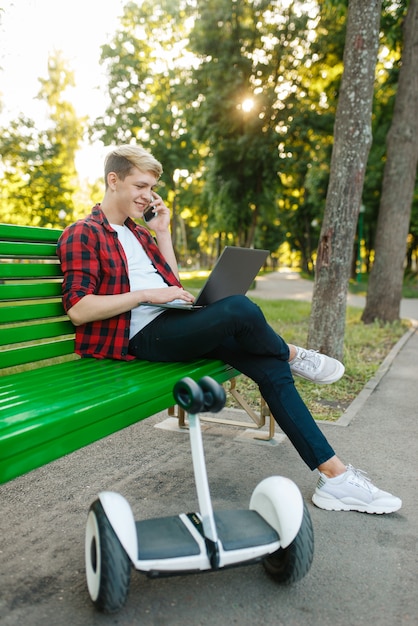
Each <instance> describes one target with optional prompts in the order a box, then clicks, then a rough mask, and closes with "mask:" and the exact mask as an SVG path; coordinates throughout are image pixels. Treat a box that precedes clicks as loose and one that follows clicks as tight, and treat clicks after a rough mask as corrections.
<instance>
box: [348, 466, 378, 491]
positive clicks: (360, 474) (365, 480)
mask: <svg viewBox="0 0 418 626" xmlns="http://www.w3.org/2000/svg"><path fill="white" fill-rule="evenodd" d="M347 470H350V471H351V472H353V474H354V477H355V478H356V479H357V481H358V483H359V485H360V486H361V487H364V488H365V489H368V490H369V491H370V492H372V491H373V489H372V487H373V483H372V481H371V480H370V478H369V477H368V476H367V473H366V472H365V471H364V470H361V469H358V468H356V467H353V466H352V465H347Z"/></svg>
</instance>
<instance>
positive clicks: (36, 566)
mask: <svg viewBox="0 0 418 626" xmlns="http://www.w3.org/2000/svg"><path fill="white" fill-rule="evenodd" d="M274 280H275V281H277V282H275V283H274V285H275V286H274V288H273V290H272V291H273V292H275V291H276V285H277V292H280V294H281V297H284V295H283V294H284V293H285V292H286V293H287V294H289V288H290V287H292V288H293V287H295V289H296V285H298V289H296V291H295V293H294V294H293V296H294V297H307V295H306V294H307V290H308V286H307V285H306V284H305V282H299V281H298V280H297V279H295V278H290V277H288V276H287V277H283V276H275V278H274ZM299 280H300V279H299ZM285 285H286V289H285V288H284V286H285ZM302 286H303V289H302ZM262 289H264V286H263V287H262V286H261V285H260V288H259V293H261V290H262ZM304 294H305V295H304ZM274 297H277V296H274ZM287 297H289V296H287ZM417 383H418V331H411V333H409V334H407V335H406V336H405V337H404V338H403V340H402V341H401V342H400V343H399V344H398V345H397V347H396V349H394V350H393V351H392V353H391V355H389V356H388V359H387V360H386V361H385V363H384V365H383V366H382V368H381V370H380V373H379V375H378V376H377V377H376V380H375V381H374V382H373V381H372V384H371V385H370V388H369V389H365V390H364V392H362V394H360V396H359V398H358V399H357V401H355V403H353V405H352V407H353V408H352V409H351V410H352V415H351V416H350V419H349V420H348V421H347V423H348V426H343V425H342V424H343V423H344V421H343V422H340V423H339V424H338V425H331V424H322V425H321V428H322V429H323V431H324V432H325V434H326V435H327V437H328V438H329V440H330V442H331V443H332V445H333V446H334V447H335V449H336V450H337V452H338V454H339V455H340V456H341V457H342V458H343V459H344V461H345V462H347V463H348V462H350V463H352V464H353V465H356V466H358V467H361V468H362V469H365V470H367V471H368V472H369V474H370V475H371V477H372V478H373V480H374V481H375V482H376V484H378V485H379V486H381V487H383V488H385V489H387V490H389V491H392V492H393V493H396V494H397V495H399V496H400V497H401V498H402V500H403V507H402V509H401V510H400V511H399V512H398V513H395V514H392V515H385V516H373V515H364V514H359V513H336V512H326V511H321V510H319V509H317V508H316V507H314V506H313V505H312V503H311V501H310V498H311V495H312V491H313V489H314V485H315V480H316V476H315V473H311V472H310V471H309V470H308V469H307V468H306V467H305V466H304V464H303V463H302V462H301V461H300V459H299V457H298V455H297V454H296V452H295V450H294V449H293V447H292V446H291V445H290V443H289V442H288V440H287V439H284V440H283V441H282V442H281V443H279V444H276V445H273V444H256V443H255V442H254V441H251V440H245V439H243V438H242V437H239V436H237V430H236V428H233V427H230V426H219V425H218V426H217V425H211V426H210V427H208V428H207V429H206V430H205V436H204V443H205V451H206V459H207V465H208V473H209V479H210V483H211V490H212V496H213V500H214V504H215V507H217V508H235V507H236V508H240V507H247V506H248V502H249V498H250V495H251V492H252V490H253V488H254V487H255V486H256V485H257V484H258V482H260V480H262V479H263V478H265V477H266V476H269V475H274V474H283V475H285V476H289V477H290V478H292V479H293V480H294V481H295V482H296V484H297V485H298V486H299V488H300V490H301V492H302V495H303V497H304V499H305V501H306V503H307V506H308V508H309V511H310V514H311V517H312V521H313V525H314V532H315V556H314V561H313V565H312V568H311V571H310V572H309V573H308V575H307V576H306V577H305V578H304V579H303V580H302V581H300V582H299V583H297V584H296V585H293V586H290V587H280V586H278V585H276V584H275V583H274V582H272V581H271V580H270V579H269V578H268V577H267V576H266V574H265V573H264V571H263V568H262V566H261V565H253V566H249V567H244V568H238V569H231V570H227V571H221V572H216V573H210V574H202V575H199V576H188V577H175V578H167V579H160V580H148V579H147V578H145V577H144V576H142V575H140V574H138V573H133V576H132V581H131V586H130V596H129V599H128V602H127V605H126V607H125V608H124V609H123V610H122V611H120V612H119V613H118V614H116V615H114V616H104V615H101V614H98V613H97V612H96V611H95V609H94V608H93V607H92V605H91V603H90V601H89V598H88V595H87V592H86V586H85V579H84V557H83V541H84V528H85V521H86V514H87V510H88V507H89V505H90V504H91V502H92V501H93V500H94V499H95V498H96V494H97V493H98V492H100V491H101V490H103V489H105V490H108V489H109V490H114V491H117V492H119V493H121V494H123V495H124V496H125V497H126V498H127V499H128V501H129V502H130V504H131V506H132V509H133V511H134V515H135V517H136V518H137V519H143V518H152V517H158V516H164V515H172V514H176V513H179V512H182V511H184V512H187V511H190V510H196V508H197V503H196V497H195V493H194V484H193V478H192V471H191V462H190V451H189V444H188V436H187V433H186V432H184V431H182V432H170V431H167V430H162V429H156V428H155V426H159V425H161V422H162V421H163V420H165V419H166V417H167V416H166V414H158V415H155V416H154V417H152V418H149V419H147V420H145V421H144V422H140V423H138V424H136V425H134V426H132V427H130V428H128V429H126V430H124V431H122V432H120V433H117V434H115V435H112V436H110V437H108V438H106V439H104V440H102V441H99V442H97V443H95V444H93V445H91V446H89V447H87V448H85V449H83V450H79V451H77V452H75V453H73V454H72V455H70V456H68V457H65V458H63V459H60V460H58V461H55V462H54V463H51V464H50V465H48V466H46V467H43V468H40V469H39V470H36V471H34V472H32V473H30V474H28V475H26V476H22V477H20V478H18V479H16V480H14V481H12V482H10V483H8V484H6V485H3V486H0V507H1V508H0V537H1V539H0V541H1V543H0V624H1V626H21V625H22V624H23V625H26V624H28V625H30V626H68V625H71V626H108V625H116V624H117V625H118V626H128V625H133V624H135V625H136V624H138V625H143V626H184V625H185V624H194V625H195V626H229V625H234V624H235V625H237V626H369V624H375V625H376V626H416V624H417V623H418V584H417V573H418V572H417V539H418V497H417V475H418V384H417ZM349 410H350V409H349Z"/></svg>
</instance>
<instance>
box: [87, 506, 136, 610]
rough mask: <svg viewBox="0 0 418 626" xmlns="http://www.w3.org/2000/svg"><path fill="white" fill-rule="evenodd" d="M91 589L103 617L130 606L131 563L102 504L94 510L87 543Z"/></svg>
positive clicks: (89, 588) (92, 509) (92, 508)
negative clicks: (127, 600)
mask: <svg viewBox="0 0 418 626" xmlns="http://www.w3.org/2000/svg"><path fill="white" fill-rule="evenodd" d="M85 563H86V579H87V588H88V591H89V595H90V598H91V600H92V602H93V604H94V605H95V606H96V608H97V609H98V610H99V611H102V612H103V613H115V612H116V611H118V610H119V609H120V608H121V607H122V606H123V605H124V604H125V602H126V599H127V597H128V592H129V583H130V578H131V561H130V559H129V557H128V555H127V554H126V552H125V550H124V549H123V547H122V545H121V543H120V541H119V539H118V538H117V536H116V534H115V531H114V530H113V528H112V526H111V525H110V522H109V520H108V519H107V516H106V514H105V512H104V509H103V506H102V504H101V502H100V500H95V501H94V502H93V504H92V505H91V507H90V510H89V514H88V518H87V527H86V543H85Z"/></svg>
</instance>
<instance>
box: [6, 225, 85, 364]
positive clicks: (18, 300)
mask: <svg viewBox="0 0 418 626" xmlns="http://www.w3.org/2000/svg"><path fill="white" fill-rule="evenodd" d="M61 233H62V231H61V230H59V229H47V228H37V227H32V226H15V225H11V224H0V370H1V369H3V368H9V367H13V366H16V365H24V364H27V363H33V362H34V361H40V360H43V359H51V358H54V357H60V356H63V355H67V354H72V353H73V352H74V328H73V326H72V324H71V322H70V320H69V319H68V318H67V316H66V315H65V314H64V310H63V307H62V303H61V283H62V273H61V268H60V265H59V261H58V257H57V255H56V244H57V241H58V238H59V236H60V235H61Z"/></svg>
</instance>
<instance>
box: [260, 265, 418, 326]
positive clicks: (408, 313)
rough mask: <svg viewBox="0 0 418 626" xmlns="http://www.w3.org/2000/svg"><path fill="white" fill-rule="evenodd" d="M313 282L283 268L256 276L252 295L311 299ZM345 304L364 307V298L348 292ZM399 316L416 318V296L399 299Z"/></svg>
mask: <svg viewBox="0 0 418 626" xmlns="http://www.w3.org/2000/svg"><path fill="white" fill-rule="evenodd" d="M312 290H313V282H312V281H310V280H306V279H304V278H301V277H300V274H299V273H298V272H294V271H292V270H288V269H284V270H283V271H279V272H275V273H272V274H266V275H265V276H259V277H258V278H257V286H256V289H255V290H254V291H253V292H252V293H253V295H254V297H257V298H265V299H268V300H272V299H277V300H306V301H310V300H311V299H312ZM347 304H349V305H351V306H355V307H359V308H364V306H365V304H366V298H365V297H364V296H357V295H354V294H348V296H347ZM400 314H401V317H403V318H408V319H414V320H418V298H413V299H409V298H405V299H403V300H402V301H401V309H400Z"/></svg>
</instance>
